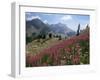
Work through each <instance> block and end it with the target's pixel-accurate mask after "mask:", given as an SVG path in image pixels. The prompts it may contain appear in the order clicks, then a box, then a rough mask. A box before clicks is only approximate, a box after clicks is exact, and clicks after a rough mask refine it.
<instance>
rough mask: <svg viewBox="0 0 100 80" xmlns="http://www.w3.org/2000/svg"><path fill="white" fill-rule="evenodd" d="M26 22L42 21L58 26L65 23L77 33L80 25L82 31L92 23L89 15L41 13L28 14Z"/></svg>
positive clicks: (26, 14)
mask: <svg viewBox="0 0 100 80" xmlns="http://www.w3.org/2000/svg"><path fill="white" fill-rule="evenodd" d="M25 17H26V20H32V19H36V18H38V19H40V20H42V21H43V22H44V23H48V24H57V23H63V24H66V26H67V27H69V28H70V29H72V30H74V31H77V27H78V24H80V29H81V30H82V29H84V28H86V25H87V24H89V23H90V16H89V15H80V14H60V13H55V14H54V13H40V12H26V13H25Z"/></svg>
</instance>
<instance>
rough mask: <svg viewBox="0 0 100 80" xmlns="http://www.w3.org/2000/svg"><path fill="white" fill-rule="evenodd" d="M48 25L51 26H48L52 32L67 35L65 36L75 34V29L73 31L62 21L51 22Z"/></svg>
mask: <svg viewBox="0 0 100 80" xmlns="http://www.w3.org/2000/svg"><path fill="white" fill-rule="evenodd" d="M50 26H51V27H50V28H51V30H52V31H53V32H54V33H58V34H59V33H60V34H63V35H67V36H72V35H75V31H73V30H72V29H70V28H69V27H68V26H67V25H65V24H63V23H57V24H51V25H50Z"/></svg>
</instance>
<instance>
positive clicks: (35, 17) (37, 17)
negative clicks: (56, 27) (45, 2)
mask: <svg viewBox="0 0 100 80" xmlns="http://www.w3.org/2000/svg"><path fill="white" fill-rule="evenodd" d="M32 19H41V18H40V17H39V16H32V17H28V18H27V19H26V20H28V21H30V20H32Z"/></svg>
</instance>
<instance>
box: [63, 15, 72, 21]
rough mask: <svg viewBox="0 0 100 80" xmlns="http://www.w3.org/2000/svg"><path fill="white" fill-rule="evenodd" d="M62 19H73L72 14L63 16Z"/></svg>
mask: <svg viewBox="0 0 100 80" xmlns="http://www.w3.org/2000/svg"><path fill="white" fill-rule="evenodd" d="M61 20H63V21H67V20H72V16H70V15H66V16H63V17H62V18H61Z"/></svg>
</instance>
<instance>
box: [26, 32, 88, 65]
mask: <svg viewBox="0 0 100 80" xmlns="http://www.w3.org/2000/svg"><path fill="white" fill-rule="evenodd" d="M77 64H89V34H88V33H85V34H81V35H79V36H74V37H72V38H69V39H67V40H64V41H63V42H60V43H59V44H56V45H54V46H52V47H50V48H47V49H44V50H42V51H41V52H39V53H37V54H36V55H32V54H31V53H28V54H26V66H27V67H34V66H56V65H77Z"/></svg>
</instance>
